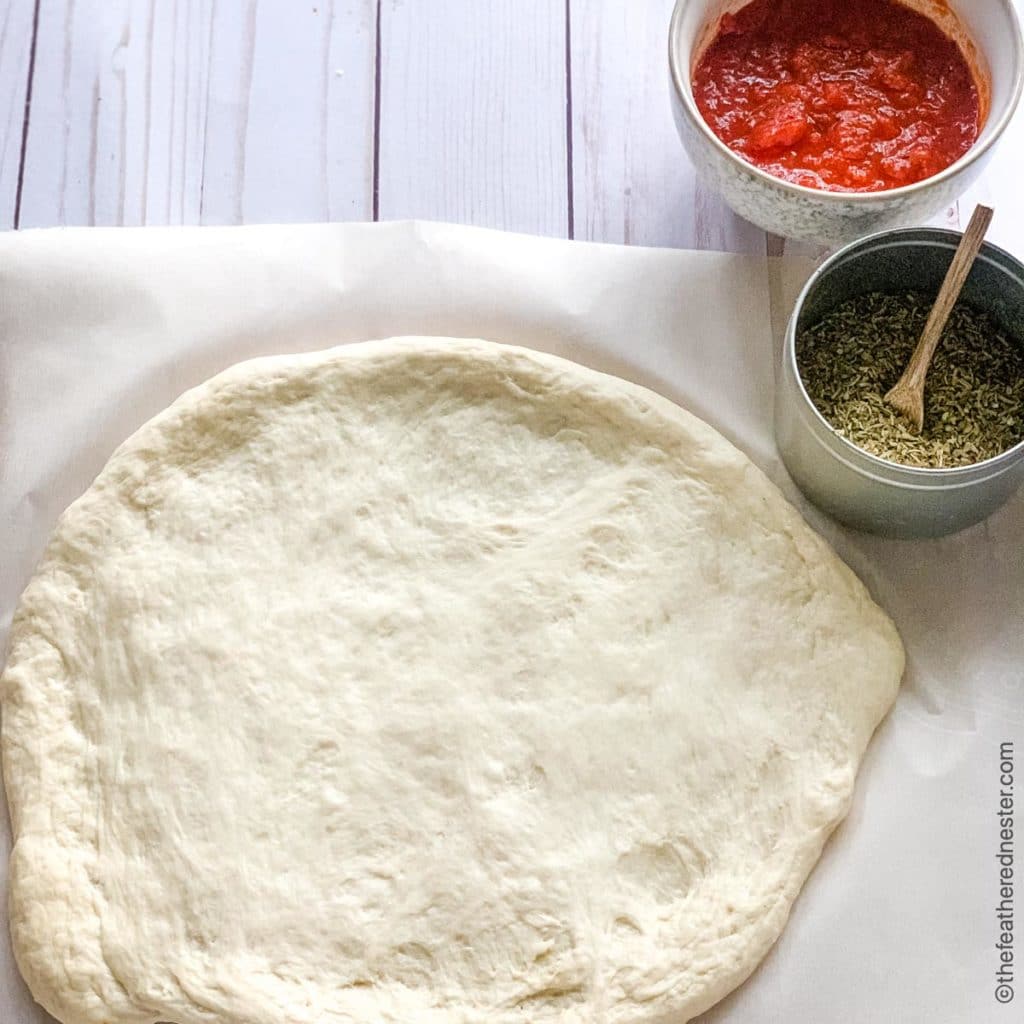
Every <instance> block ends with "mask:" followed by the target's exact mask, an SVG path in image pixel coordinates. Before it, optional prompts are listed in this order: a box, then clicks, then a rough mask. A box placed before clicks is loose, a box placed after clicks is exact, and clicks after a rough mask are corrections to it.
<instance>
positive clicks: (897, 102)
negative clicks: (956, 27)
mask: <svg viewBox="0 0 1024 1024" xmlns="http://www.w3.org/2000/svg"><path fill="white" fill-rule="evenodd" d="M693 93H694V98H695V99H696V101H697V107H698V109H699V110H700V112H701V115H702V116H703V117H704V120H705V121H706V122H707V123H708V125H709V126H710V128H711V130H712V131H713V132H714V133H715V134H716V135H717V136H718V137H719V138H720V139H721V140H722V141H723V142H724V143H725V144H726V145H727V146H729V148H730V149H733V150H735V151H736V152H737V153H739V154H740V155H741V156H743V157H744V158H745V159H746V160H748V161H749V162H750V163H752V164H755V165H756V166H757V167H760V168H761V169H762V170H765V171H767V172H768V173H769V174H773V175H775V176H776V177H778V178H783V179H785V180H786V181H791V182H794V183H795V184H798V185H807V186H810V187H811V188H818V189H824V190H827V191H831V192H878V191H881V190H883V189H890V188H899V187H900V186H901V185H909V184H911V183H912V182H915V181H921V180H922V179H924V178H929V177H931V176H932V175H933V174H937V173H938V172H939V171H941V170H943V169H944V168H946V167H948V166H949V165H950V164H952V163H954V162H955V161H956V160H957V159H959V158H960V157H961V156H963V154H964V153H966V152H967V150H968V149H970V147H971V145H972V144H973V143H974V141H975V140H976V139H977V137H978V132H979V127H980V126H979V114H980V110H979V98H978V87H977V85H976V83H975V80H974V77H973V75H972V74H971V69H970V67H969V66H968V63H967V59H966V58H965V57H964V55H963V52H962V51H961V50H960V47H959V46H957V44H956V43H955V42H954V41H953V40H952V39H950V38H949V37H948V36H946V35H944V34H943V32H942V31H941V29H939V27H938V26H937V25H936V24H935V23H934V22H933V21H931V20H930V19H928V18H926V17H925V16H924V15H922V14H918V13H917V12H916V11H912V10H910V8H908V7H904V6H903V5H902V4H900V3H897V2H894V0H753V2H752V3H751V4H749V5H748V6H747V7H744V8H743V9H742V10H740V11H738V12H737V13H736V14H727V15H725V16H724V17H723V18H722V20H721V23H720V24H719V26H718V34H717V35H716V37H715V38H714V40H713V41H712V43H711V45H710V46H709V47H708V49H707V50H706V51H705V53H704V55H703V56H702V57H701V59H700V61H699V63H698V64H697V67H696V69H695V70H694V74H693Z"/></svg>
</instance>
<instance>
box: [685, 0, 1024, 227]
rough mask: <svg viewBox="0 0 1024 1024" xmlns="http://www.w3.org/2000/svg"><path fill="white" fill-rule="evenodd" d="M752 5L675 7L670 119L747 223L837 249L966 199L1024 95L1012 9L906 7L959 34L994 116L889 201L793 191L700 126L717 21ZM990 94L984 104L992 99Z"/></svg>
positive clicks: (913, 1) (734, 0)
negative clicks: (699, 72) (932, 171)
mask: <svg viewBox="0 0 1024 1024" xmlns="http://www.w3.org/2000/svg"><path fill="white" fill-rule="evenodd" d="M747 2H748V0H677V3H676V8H675V13H674V14H673V15H672V24H671V27H670V29H669V68H670V70H671V75H672V99H673V111H674V114H675V119H676V126H677V127H678V129H679V135H680V137H681V138H682V140H683V145H684V146H685V148H686V151H687V153H688V154H689V156H690V159H691V160H692V161H693V163H694V165H695V167H696V168H697V172H698V174H699V175H700V176H701V178H702V179H703V180H704V181H705V182H707V183H708V184H709V185H710V186H711V187H713V188H715V189H717V190H718V191H719V192H721V194H722V195H723V196H724V197H725V200H726V202H728V204H729V205H730V206H731V207H732V208H733V209H734V210H735V211H736V212H737V213H738V214H740V216H741V217H746V218H747V220H750V221H753V222H754V223H755V224H757V225H758V226H759V227H762V228H764V229H765V230H766V231H771V232H773V233H774V234H777V235H784V236H786V237H789V238H801V239H806V240H808V241H814V242H822V243H825V244H829V245H838V244H842V243H845V242H849V241H853V240H854V239H856V238H859V237H861V236H863V235H866V234H870V233H872V232H876V231H881V230H883V229H886V228H894V227H907V226H910V225H913V224H919V223H921V222H922V221H925V220H928V218H930V217H932V216H934V215H935V214H936V213H938V212H939V211H940V210H942V209H943V208H944V207H945V206H946V205H948V204H949V203H950V202H952V201H953V200H954V199H956V197H957V196H959V195H961V194H962V193H963V192H964V191H965V190H966V189H967V188H968V186H969V185H970V184H971V182H972V181H974V179H975V178H976V177H977V176H978V175H979V174H980V173H981V171H982V169H983V168H984V165H985V162H986V161H987V159H988V158H989V156H990V155H991V153H992V148H993V146H994V145H995V143H996V141H997V140H998V139H999V137H1000V136H1001V135H1002V133H1003V130H1004V129H1005V128H1006V126H1007V124H1008V123H1009V122H1010V119H1011V117H1012V116H1013V113H1014V111H1015V110H1016V108H1017V103H1018V101H1019V99H1020V95H1021V89H1022V86H1024V41H1022V39H1021V29H1020V23H1019V22H1018V19H1017V14H1016V12H1015V10H1014V4H1013V0H949V8H950V10H948V11H945V13H943V11H944V8H942V7H940V6H939V5H936V4H935V3H934V0H903V2H904V3H906V4H907V5H908V6H910V7H916V8H920V9H921V10H922V11H925V12H926V13H928V14H929V15H931V16H932V17H935V18H936V19H937V20H938V21H939V23H940V25H941V26H942V27H943V28H944V29H945V30H946V31H947V33H949V34H950V35H954V36H955V37H956V38H957V39H958V41H959V42H960V45H961V47H962V48H963V49H964V51H965V52H966V53H967V54H968V56H969V58H970V60H971V63H972V65H973V66H974V67H975V69H976V74H977V75H978V77H979V78H980V79H981V82H982V94H983V95H982V100H983V103H984V101H985V99H986V98H987V100H988V116H987V118H986V121H985V126H984V128H983V129H982V132H981V135H980V136H979V138H978V141H977V142H976V143H975V144H974V146H972V147H971V149H970V150H969V151H968V152H967V153H966V154H964V156H963V157H961V158H960V159H959V160H958V161H957V162H956V163H954V164H952V165H951V166H950V167H948V168H946V170H944V171H942V172H941V173H940V174H936V175H935V176H934V177H931V178H927V179H926V180H924V181H920V182H917V183H916V184H913V185H907V186H905V187H904V188H897V189H890V190H888V191H885V192H871V193H849V192H822V191H819V190H817V189H812V188H805V187H804V186H803V185H792V184H790V183H789V182H786V181H782V180H780V179H779V178H775V177H772V176H771V175H770V174H767V173H765V172H764V171H762V170H759V169H758V168H757V167H755V166H754V165H753V164H750V163H748V162H747V161H746V160H744V159H743V158H742V157H741V156H739V155H738V154H736V153H734V152H733V151H732V150H731V149H729V147H728V146H726V145H725V143H723V142H722V141H721V140H720V139H719V138H718V137H717V136H716V135H715V133H714V132H712V131H711V129H710V128H709V127H708V125H707V123H706V122H705V121H704V119H703V118H702V117H701V115H700V112H699V111H698V110H697V105H696V103H695V101H694V98H693V90H692V88H691V83H690V74H691V71H692V69H693V67H694V65H695V64H696V62H697V61H698V60H699V58H700V56H701V54H702V53H703V52H704V49H705V48H706V47H707V45H708V43H710V42H711V40H712V39H713V38H714V35H715V31H716V29H717V25H718V21H719V19H720V18H721V16H722V14H724V13H726V12H727V11H736V10H738V9H740V8H741V7H744V6H746V4H747ZM986 92H987V96H986Z"/></svg>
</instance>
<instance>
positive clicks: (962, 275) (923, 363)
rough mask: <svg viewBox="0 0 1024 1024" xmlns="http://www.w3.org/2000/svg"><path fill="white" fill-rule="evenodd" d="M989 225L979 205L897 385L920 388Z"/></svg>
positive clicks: (989, 216) (986, 210)
mask: <svg viewBox="0 0 1024 1024" xmlns="http://www.w3.org/2000/svg"><path fill="white" fill-rule="evenodd" d="M991 223H992V210H991V209H990V208H989V207H987V206H979V207H978V208H977V209H976V210H975V211H974V216H973V217H971V222H970V223H969V224H968V225H967V230H966V231H965V232H964V235H963V238H962V239H961V240H960V244H959V246H957V250H956V253H955V254H954V256H953V262H952V263H951V264H950V265H949V270H948V271H947V272H946V279H945V280H944V281H943V282H942V288H940V289H939V297H938V298H937V299H936V300H935V305H934V306H932V311H931V314H930V315H929V317H928V322H927V323H926V324H925V325H924V330H923V331H922V332H921V340H920V341H918V343H917V348H915V349H914V354H913V355H912V356H911V357H910V362H909V363H908V364H907V368H906V370H904V371H903V376H902V377H901V378H900V383H901V384H905V385H909V386H910V387H912V388H915V389H916V388H923V387H924V378H925V375H926V374H927V373H928V367H929V366H930V365H931V361H932V356H934V355H935V349H936V348H937V347H938V344H939V338H941V337H942V330H943V328H944V327H945V326H946V323H947V321H948V320H949V315H950V313H952V312H953V307H954V306H955V305H956V300H957V299H959V298H960V292H961V291H963V287H964V285H965V284H966V282H967V277H968V275H969V274H970V272H971V267H972V266H973V264H974V260H975V258H976V257H977V255H978V253H979V252H980V251H981V247H982V245H983V244H984V242H985V232H986V231H988V227H989V225H990V224H991Z"/></svg>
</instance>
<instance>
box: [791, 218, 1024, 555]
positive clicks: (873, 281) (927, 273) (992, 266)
mask: <svg viewBox="0 0 1024 1024" xmlns="http://www.w3.org/2000/svg"><path fill="white" fill-rule="evenodd" d="M959 241H960V235H959V233H958V232H954V231H946V230H942V229H939V228H906V229H902V230H899V231H885V232H882V233H880V234H877V235H872V236H870V237H868V238H862V239H860V240H859V241H857V242H854V243H853V244H851V245H848V246H846V247H845V248H844V249H841V250H840V251H839V252H837V253H835V255H833V256H831V257H830V258H829V259H827V260H826V261H825V262H824V263H823V264H822V265H821V266H820V267H819V268H818V269H817V270H816V271H815V272H814V273H813V274H812V275H811V277H810V279H809V280H808V281H807V282H806V284H805V285H804V287H803V289H802V290H801V291H800V294H799V297H798V298H797V301H796V306H795V308H794V310H793V315H792V317H791V318H790V321H789V324H788V326H787V329H786V332H785V336H784V339H783V347H782V352H781V361H780V363H779V370H778V376H777V378H776V398H775V439H776V443H777V444H778V450H779V454H780V455H781V457H782V461H783V463H784V464H785V466H786V469H787V470H788V471H789V475H790V477H791V478H792V480H793V481H794V482H795V483H796V485H797V486H798V487H799V488H800V489H801V490H802V491H803V492H804V494H805V495H806V496H807V497H808V498H809V499H810V500H811V501H812V502H814V504H816V505H817V506H818V507H819V508H821V509H823V510H824V511H825V512H827V513H829V514H830V515H832V516H833V517H835V518H836V519H838V520H839V521H840V522H843V523H845V524H847V525H849V526H852V527H854V528H856V529H860V530H867V531H870V532H872V533H879V534H883V535H885V536H889V537H907V538H909V537H940V536H944V535H946V534H950V533H955V532H956V531H958V530H962V529H965V528H966V527H968V526H971V525H973V524H975V523H978V522H981V520H983V519H985V518H986V517H987V516H989V515H991V514H992V513H993V512H994V511H996V509H998V508H999V507H1000V506H1001V505H1003V504H1004V503H1005V502H1006V501H1007V500H1008V499H1009V498H1010V497H1011V495H1013V494H1014V493H1015V492H1016V491H1017V490H1018V488H1020V486H1021V484H1024V441H1021V442H1020V443H1019V444H1016V445H1014V446H1013V447H1012V448H1010V449H1008V450H1007V451H1004V452H1002V453H1001V454H999V455H996V456H995V457H994V458H989V459H986V460H984V461H981V462H972V463H970V464H968V465H961V466H947V467H943V468H930V467H927V466H924V467H921V466H910V465H906V464H903V463H899V462H893V461H890V460H888V459H885V458H882V457H880V456H878V455H874V454H872V453H870V452H868V451H865V450H864V449H863V448H860V447H859V446H858V445H856V444H855V443H854V442H853V441H851V440H850V439H849V438H847V437H844V436H843V435H842V434H841V433H840V432H839V431H838V430H837V429H836V428H835V427H834V426H833V425H832V424H831V423H830V422H829V421H828V419H827V418H826V416H825V415H824V414H823V413H822V411H821V410H820V409H819V408H818V407H817V406H816V405H815V404H814V402H813V401H812V400H811V397H810V395H809V394H808V391H807V387H806V384H805V382H804V380H803V379H802V376H801V370H800V367H799V366H798V364H797V352H796V349H797V339H798V337H799V336H800V335H802V334H804V333H805V332H806V331H809V330H810V329H811V328H813V327H814V326H815V325H817V324H818V323H820V322H821V321H822V320H824V319H825V318H826V317H827V316H828V315H829V314H830V313H833V312H834V311H835V310H837V309H838V308H839V307H840V306H841V305H842V304H843V303H845V302H847V301H850V300H853V299H856V298H858V297H859V296H862V295H865V294H868V293H872V292H881V293H883V294H888V295H904V294H906V293H907V292H921V293H923V294H925V295H935V294H937V293H938V289H939V287H940V286H941V284H942V280H943V278H944V277H945V275H946V271H947V270H948V269H949V264H950V260H951V259H952V258H953V253H954V252H955V250H956V246H957V243H958V242H959ZM773 274H775V282H776V287H779V286H782V287H784V286H785V281H786V279H787V277H788V275H789V269H788V268H787V267H786V266H785V265H783V264H780V265H779V267H778V269H777V270H773ZM776 294H779V293H778V292H776ZM962 301H963V302H964V304H965V305H966V306H968V307H970V308H971V309H973V310H975V311H980V312H983V313H985V314H986V316H989V317H991V320H992V323H993V324H995V325H998V328H999V330H1000V331H1001V332H1003V333H1005V335H1006V336H1007V337H1008V338H1009V339H1016V338H1019V339H1022V340H1024V264H1022V263H1021V262H1020V261H1019V260H1017V259H1015V258H1014V257H1013V256H1012V255H1010V254H1009V253H1008V252H1006V251H1005V250H1003V249H1000V248H998V247H997V246H994V245H992V244H991V243H986V244H985V245H984V246H983V247H982V250H981V253H980V255H979V256H978V259H977V260H976V262H975V264H974V267H973V268H972V270H971V273H970V276H969V277H968V279H967V284H966V286H965V288H964V292H963V295H962ZM915 333H916V332H915ZM908 344H909V343H908ZM908 354H909V349H908Z"/></svg>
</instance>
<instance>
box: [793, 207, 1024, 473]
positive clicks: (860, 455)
mask: <svg viewBox="0 0 1024 1024" xmlns="http://www.w3.org/2000/svg"><path fill="white" fill-rule="evenodd" d="M961 237H962V234H961V232H959V231H952V230H950V229H948V228H929V227H916V228H891V229H888V230H885V231H878V232H876V233H874V234H871V235H865V236H864V237H863V238H858V239H857V240H856V241H854V242H850V243H849V244H847V245H844V246H843V247H842V248H841V249H839V250H838V251H836V252H835V253H833V254H832V255H831V256H830V257H829V258H828V259H827V260H825V262H824V263H822V265H821V266H820V267H818V268H817V269H816V270H815V271H814V273H813V274H811V276H810V277H809V278H808V279H807V281H806V283H805V284H804V286H803V288H801V289H800V294H799V295H798V296H797V300H796V303H795V304H794V306H793V312H792V314H791V316H790V318H789V323H788V325H787V327H786V337H785V344H784V348H785V354H784V358H785V359H786V360H787V361H788V362H789V364H790V370H792V372H793V375H794V376H795V377H796V382H797V387H798V389H799V393H800V396H801V397H802V398H803V401H804V404H805V405H806V406H807V408H808V409H810V411H811V414H812V415H813V416H814V418H815V421H816V423H817V425H818V427H819V428H821V429H823V430H824V431H825V432H826V433H827V434H828V436H829V437H830V438H831V439H832V440H833V441H835V443H836V444H837V445H838V446H839V449H840V451H837V452H832V454H833V456H834V457H836V458H841V459H842V461H843V462H845V463H846V464H847V465H848V466H849V467H850V468H851V469H855V470H857V471H859V472H862V473H867V475H869V476H872V477H874V478H876V479H879V480H884V481H885V482H886V483H889V484H900V485H902V486H906V487H914V486H917V487H923V488H927V487H928V486H929V485H931V486H936V485H947V486H968V485H970V484H973V483H977V482H979V481H980V480H983V479H989V478H991V477H994V476H999V475H1000V474H1001V473H1002V472H1004V471H1005V470H1007V469H1009V468H1010V467H1011V466H1013V465H1014V464H1016V463H1017V462H1018V461H1019V460H1020V459H1021V458H1022V457H1024V440H1022V441H1020V442H1018V443H1017V444H1015V445H1014V446H1013V447H1012V448H1007V449H1006V450H1005V451H1003V452H1000V453H999V454H998V455H993V456H992V457H991V458H988V459H983V460H982V461H981V462H972V463H969V464H968V465H966V466H947V467H928V466H906V465H904V464H903V463H900V462H893V461H891V460H890V459H883V458H881V457H880V456H878V455H873V454H872V453H871V452H869V451H865V450H864V449H863V448H861V447H859V446H858V445H856V444H854V443H853V442H852V441H850V440H849V439H848V438H846V437H844V436H843V435H842V434H840V433H839V431H837V430H836V428H835V427H833V426H832V424H831V423H829V421H828V420H827V419H826V418H825V416H824V415H823V414H822V412H821V410H820V409H819V408H818V407H817V405H816V404H815V403H814V400H813V399H812V398H811V396H810V395H809V394H808V393H807V388H806V386H805V384H804V379H803V375H802V374H801V372H800V363H799V360H798V359H797V353H796V342H797V321H798V320H799V319H800V314H801V312H802V311H803V308H804V305H805V304H806V302H807V299H808V297H809V296H810V294H811V293H812V292H813V291H814V289H815V288H816V287H817V285H818V284H819V282H820V281H821V280H822V279H823V278H824V277H825V276H827V275H828V274H829V273H832V272H834V271H836V270H837V269H838V268H839V267H840V266H841V264H842V263H843V262H844V261H845V260H846V258H848V257H849V256H850V255H851V254H852V253H853V252H854V251H859V250H863V251H864V252H865V253H866V252H870V251H877V250H879V249H886V248H898V247H901V246H906V245H908V244H913V245H925V246H927V245H935V244H936V243H939V242H942V243H952V247H953V249H955V248H956V245H957V243H958V242H959V241H960V238H961ZM993 256H996V257H1000V258H1001V259H1002V260H1005V261H1006V262H1007V263H1009V264H1010V265H1011V267H1012V268H1013V270H1014V271H1016V274H1017V277H1018V280H1019V281H1020V283H1021V287H1022V288H1024V264H1022V263H1021V261H1020V260H1018V259H1017V257H1016V256H1014V255H1012V254H1011V253H1009V252H1007V251H1006V250H1005V249H1003V248H1001V247H1000V246H998V245H994V244H993V243H991V242H986V243H985V244H984V246H983V247H982V250H981V252H980V253H979V255H978V259H979V260H982V259H990V260H991V258H992V257H993ZM995 262H997V265H999V266H1000V269H1001V270H1003V271H1006V270H1007V269H1008V268H1007V267H1006V266H1005V265H1003V264H1000V263H999V262H998V260H997V261H995ZM1015 340H1016V341H1017V342H1018V344H1024V339H1021V338H1017V339H1015ZM819 440H820V441H821V442H822V444H823V445H824V441H823V439H821V438H820V437H819ZM840 452H842V453H843V454H842V455H841V454H840ZM844 455H848V456H851V457H850V458H847V457H844ZM894 474H895V475H898V476H899V477H900V478H902V479H898V480H894V479H892V477H893V475H894Z"/></svg>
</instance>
